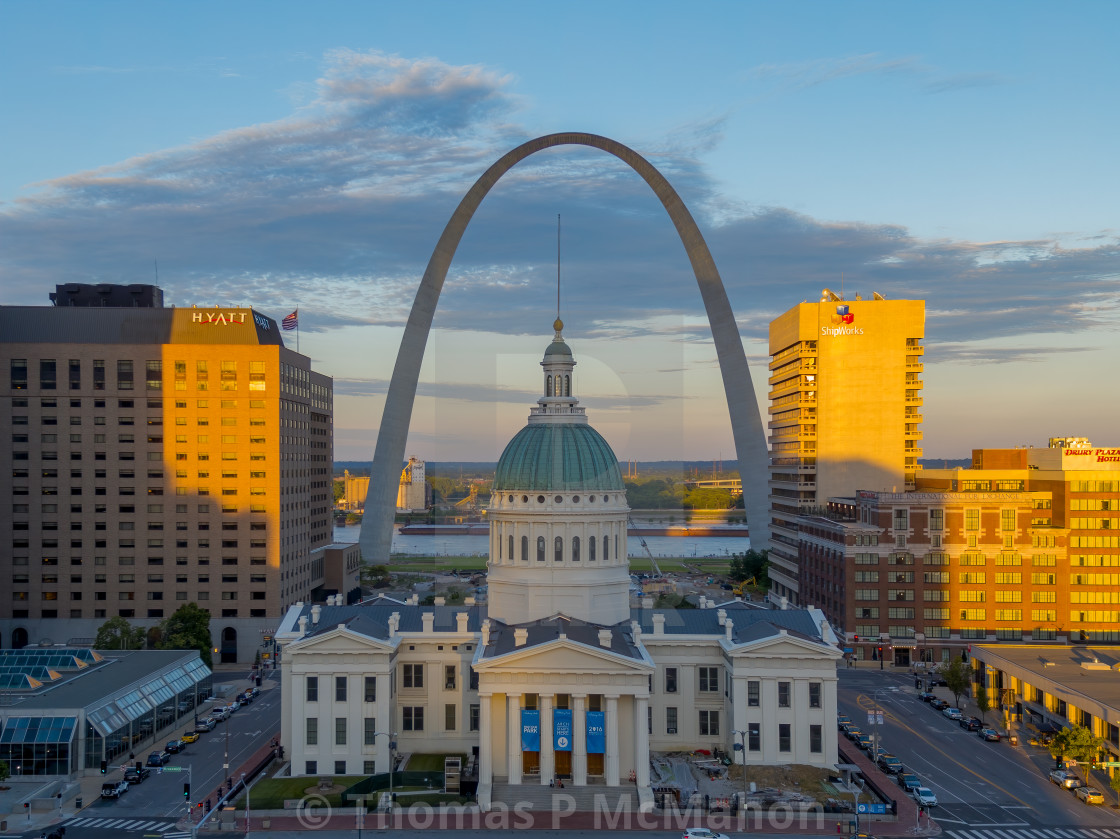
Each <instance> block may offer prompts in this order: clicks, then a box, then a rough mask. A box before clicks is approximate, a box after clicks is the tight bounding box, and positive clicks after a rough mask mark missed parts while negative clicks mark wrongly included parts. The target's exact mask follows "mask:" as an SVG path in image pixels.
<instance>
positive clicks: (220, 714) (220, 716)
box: [210, 707, 233, 722]
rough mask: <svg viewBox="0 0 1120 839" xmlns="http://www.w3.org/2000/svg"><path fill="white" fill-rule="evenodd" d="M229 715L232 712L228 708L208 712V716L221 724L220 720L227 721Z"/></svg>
mask: <svg viewBox="0 0 1120 839" xmlns="http://www.w3.org/2000/svg"><path fill="white" fill-rule="evenodd" d="M231 713H233V712H232V711H230V709H229V708H225V707H223V708H215V709H214V710H213V711H211V712H210V716H211V717H212V718H214V719H216V720H218V721H219V722H221V721H222V720H225V719H228V718H229V715H230V714H231Z"/></svg>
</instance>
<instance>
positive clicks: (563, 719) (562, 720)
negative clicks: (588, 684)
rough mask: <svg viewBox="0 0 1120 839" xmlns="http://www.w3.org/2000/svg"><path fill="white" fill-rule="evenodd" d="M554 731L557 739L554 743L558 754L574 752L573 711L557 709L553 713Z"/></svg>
mask: <svg viewBox="0 0 1120 839" xmlns="http://www.w3.org/2000/svg"><path fill="white" fill-rule="evenodd" d="M552 720H553V722H552V730H553V732H554V737H555V739H554V740H553V743H554V744H555V746H556V751H558V752H570V751H571V750H572V709H571V708H557V709H556V710H555V711H553V712H552Z"/></svg>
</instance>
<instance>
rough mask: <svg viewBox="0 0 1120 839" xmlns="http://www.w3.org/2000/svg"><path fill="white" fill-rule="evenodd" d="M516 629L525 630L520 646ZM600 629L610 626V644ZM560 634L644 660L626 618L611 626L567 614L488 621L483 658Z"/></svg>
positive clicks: (536, 643) (539, 643)
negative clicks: (601, 638)
mask: <svg viewBox="0 0 1120 839" xmlns="http://www.w3.org/2000/svg"><path fill="white" fill-rule="evenodd" d="M517 629H524V630H526V632H527V635H526V639H525V643H524V644H522V645H521V646H520V647H518V646H517V645H516V639H515V637H514V632H515V630H517ZM602 629H609V630H611V645H610V646H609V647H604V646H602V645H601V644H600V643H599V631H600V630H602ZM562 635H563V636H564V637H566V638H568V639H570V640H572V641H575V642H576V643H577V644H585V645H587V646H589V647H596V648H598V649H601V650H609V651H610V652H612V653H614V654H615V655H620V656H625V657H626V658H632V659H635V660H638V661H641V660H643V656H642V651H641V650H640V649H639V648H638V646H637V645H636V644H635V643H634V636H633V634H632V632H631V629H630V622H629V621H623V622H622V623H617V624H615V625H614V626H604V625H602V624H597V623H587V622H585V621H581V620H577V619H575V618H569V617H567V616H565V615H555V616H553V617H551V618H545V619H543V620H538V621H531V622H529V623H519V624H504V623H502V622H501V621H491V627H490V643H489V644H488V645H487V646H486V649H485V651H484V652H483V654H482V658H483V659H488V658H497V657H498V656H502V655H507V654H509V653H512V652H516V651H517V650H525V649H529V648H530V647H536V646H540V645H542V644H551V643H552V642H554V641H558V640H559V639H560V637H561V636H562Z"/></svg>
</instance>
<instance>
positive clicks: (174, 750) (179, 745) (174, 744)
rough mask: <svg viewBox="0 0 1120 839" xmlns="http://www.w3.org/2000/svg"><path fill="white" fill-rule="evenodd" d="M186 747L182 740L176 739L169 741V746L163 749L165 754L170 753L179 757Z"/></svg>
mask: <svg viewBox="0 0 1120 839" xmlns="http://www.w3.org/2000/svg"><path fill="white" fill-rule="evenodd" d="M184 745H186V744H185V743H184V742H183V741H182V740H179V739H178V738H176V739H175V740H168V741H167V745H166V746H164V747H163V750H164V751H165V752H168V753H169V754H173V755H177V754H179V752H181V751H183V746H184Z"/></svg>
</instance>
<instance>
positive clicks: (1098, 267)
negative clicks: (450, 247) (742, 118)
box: [0, 50, 1120, 400]
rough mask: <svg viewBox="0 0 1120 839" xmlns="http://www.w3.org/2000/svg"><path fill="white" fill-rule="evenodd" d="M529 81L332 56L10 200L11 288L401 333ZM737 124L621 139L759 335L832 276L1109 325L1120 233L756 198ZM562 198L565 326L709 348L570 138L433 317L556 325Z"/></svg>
mask: <svg viewBox="0 0 1120 839" xmlns="http://www.w3.org/2000/svg"><path fill="white" fill-rule="evenodd" d="M756 69H757V71H758V75H759V77H760V78H763V77H764V78H773V79H787V80H790V82H791V83H796V84H798V85H802V86H805V85H812V84H821V83H824V82H826V81H830V80H834V79H840V78H846V77H851V76H855V75H861V74H874V73H879V74H887V73H895V74H898V73H915V74H925V76H927V77H929V76H932V75H933V71H930V70H928V68H923V67H922V66H921V65H920V64H919V63H918V62H917V61H916V60H915V59H909V58H906V59H887V58H883V57H880V56H877V55H873V54H868V55H862V56H855V57H853V58H849V59H844V60H837V61H832V62H811V63H809V64H807V65H797V66H787V67H769V68H756ZM514 84H515V80H514V79H512V78H511V77H510V76H509V75H507V74H503V73H500V72H498V71H496V70H493V69H490V68H486V67H482V66H475V65H472V66H453V65H449V64H446V63H443V62H441V61H439V60H437V59H434V58H423V59H415V60H412V59H405V58H401V57H399V56H392V55H386V54H384V53H379V52H357V51H353V50H335V51H332V52H330V53H328V54H327V55H326V57H325V59H324V66H323V68H322V72H321V73H320V74H319V78H318V79H316V80H315V81H314V82H313V84H312V83H310V82H309V85H310V88H309V90H310V91H311V92H310V94H309V95H308V96H307V98H306V99H305V100H303V104H300V105H298V106H295V107H294V108H293V111H292V113H291V114H290V115H289V116H288V117H286V118H284V119H281V120H278V121H275V122H270V123H262V124H258V125H249V126H244V127H242V128H237V129H234V130H231V131H226V132H223V133H220V134H217V135H215V136H213V137H209V138H206V139H203V140H201V141H199V142H195V143H191V144H188V145H184V146H182V147H179V148H173V149H168V150H165V151H161V152H159V153H155V154H149V155H144V156H140V157H136V158H132V159H130V160H126V161H122V162H120V163H116V164H112V165H107V166H104V167H102V168H100V169H97V170H93V171H87V172H79V173H75V174H73V175H70V176H68V177H64V178H59V179H56V180H52V181H49V182H46V183H44V184H41V185H39V186H38V189H37V191H36V192H35V193H34V194H32V195H30V196H28V197H25V198H21V199H19V200H17V201H14V202H11V203H9V204H7V205H3V206H0V240H2V241H4V242H5V247H4V249H3V251H0V281H2V283H0V287H2V288H3V289H4V291H3V294H4V299H3V302H4V303H8V304H15V303H18V304H43V303H45V302H46V294H47V292H48V291H49V290H51V289H52V288H53V286H54V285H55V284H56V283H65V282H126V283H132V282H151V281H152V278H153V273H154V263H155V262H157V261H158V265H159V277H160V284H161V285H162V286H163V287H164V289H165V291H166V297H167V299H168V300H169V302H174V303H177V304H178V305H189V304H192V303H197V304H200V305H201V304H215V303H231V302H243V303H252V305H254V306H255V307H256V308H258V309H259V310H261V311H264V312H267V313H270V314H274V315H277V316H282V315H283V314H286V313H287V312H289V311H291V309H292V308H294V307H295V306H297V305H298V306H299V308H300V314H301V328H303V329H304V330H305V331H316V330H333V329H337V328H338V327H342V326H354V325H361V324H380V325H388V326H400V325H402V324H403V323H404V322H405V320H406V319H407V317H408V313H409V309H410V307H411V305H412V300H413V297H414V295H415V292H416V287H417V283H418V281H419V278H420V277H421V276H422V274H423V272H424V268H425V265H426V263H427V260H428V257H429V255H430V253H431V251H432V248H433V247H434V245H435V243H436V241H437V240H438V238H439V235H440V233H441V231H442V230H443V227H444V225H445V224H446V222H447V220H448V219H449V218H450V216H451V213H452V212H453V210H454V208H455V206H456V205H457V204H458V202H459V201H460V199H461V198H462V196H463V194H464V193H465V192H466V190H467V189H468V188H469V187H470V185H471V184H472V183H473V182H474V181H475V179H476V178H477V177H478V176H479V175H480V174H481V173H482V172H484V171H485V170H486V168H487V167H488V166H490V165H491V164H492V163H493V162H494V161H495V160H496V159H497V158H498V157H499V156H500V155H501V154H502V153H504V152H505V151H507V150H509V149H510V148H512V147H513V146H515V145H517V144H519V143H521V142H523V141H525V140H527V139H529V138H530V137H531V136H533V134H534V133H536V132H533V131H530V130H529V129H528V128H526V127H524V126H521V125H519V124H518V123H517V122H516V118H517V115H518V113H519V112H520V110H521V108H522V105H523V103H522V101H521V99H520V97H519V96H518V95H517V94H516V93H514V92H513V87H514ZM722 126H723V118H722V117H720V116H715V117H712V118H710V119H708V120H706V121H701V122H697V123H694V124H689V125H686V126H682V127H680V128H679V129H677V130H676V131H674V132H672V133H671V134H670V135H669V136H668V137H666V138H664V140H662V141H650V140H642V141H641V142H634V141H629V142H628V138H620V139H621V140H622V141H623V142H626V143H627V144H628V145H631V146H632V147H634V148H636V149H637V150H638V151H639V152H642V153H644V154H645V155H646V156H648V158H649V159H650V160H651V162H652V163H653V164H654V165H655V166H657V167H658V168H659V169H660V170H661V171H662V172H663V173H664V174H665V175H666V177H667V178H668V179H669V180H670V182H671V183H672V184H673V185H674V187H675V188H676V189H677V191H678V192H679V193H680V194H681V196H682V198H683V199H684V201H685V203H686V204H687V205H688V207H689V208H690V210H691V211H692V213H693V215H694V216H695V217H696V218H697V220H698V222H699V224H700V227H701V229H702V230H703V232H704V235H705V237H706V239H707V241H708V244H709V246H710V248H711V250H712V253H713V255H714V257H715V259H716V263H717V265H718V266H720V269H721V271H722V274H723V280H724V284H725V286H726V287H727V291H728V296H729V299H730V301H731V304H732V307H733V309H734V311H735V312H736V314H737V316H738V319H739V325H740V328H741V330H742V332H743V335H744V337H745V338H747V339H754V340H765V338H766V334H767V327H768V323H769V320H770V319H771V318H772V317H774V316H775V315H777V314H778V313H780V312H782V311H784V310H785V309H787V308H788V307H789V306H790V305H791V303H793V302H796V301H797V300H798V299H816V296H817V295H818V294H819V292H820V289H821V288H824V287H826V286H827V287H831V288H836V287H837V286H839V284H840V275H841V273H843V275H844V277H845V287H846V290H847V291H848V292H849V294H851V293H853V292H854V291H862V292H863V293H864V295H865V296H870V292H871V291H872V290H874V291H879V292H881V293H884V294H885V295H886V296H888V297H894V298H899V297H922V298H926V299H927V300H928V301H929V304H928V309H929V311H928V326H927V334H929V335H931V336H934V335H936V336H937V340H939V341H944V342H949V343H954V342H955V343H961V342H967V341H970V340H972V339H974V338H975V336H977V335H982V336H985V337H1007V336H1034V335H1037V334H1039V333H1063V332H1080V331H1084V330H1089V329H1094V328H1099V327H1102V326H1112V325H1114V324H1115V321H1116V312H1117V309H1118V306H1120V269H1118V266H1120V239H1118V237H1117V235H1116V233H1115V231H1105V232H1100V233H1098V234H1096V235H1095V236H1091V237H1090V236H1088V235H1086V236H1085V237H1084V238H1082V239H1081V240H1080V241H1079V244H1083V245H1084V246H1083V247H1075V248H1069V247H1062V246H1060V245H1059V244H1058V243H1057V242H1056V241H1049V240H1038V241H1030V242H991V243H973V242H954V241H927V240H920V239H917V238H915V237H913V236H912V235H911V234H910V233H909V232H908V231H907V230H906V229H904V228H902V227H899V226H897V225H890V224H878V225H876V224H860V223H850V222H842V221H822V220H818V219H813V218H810V217H808V216H805V215H801V214H798V213H796V212H793V211H791V210H788V209H786V208H782V207H744V206H742V205H740V204H737V203H736V202H732V201H729V200H727V199H726V198H725V197H724V196H723V195H722V194H721V191H720V185H719V184H718V183H716V182H714V181H713V179H712V176H711V175H710V173H709V172H708V171H707V170H706V168H705V167H704V166H703V165H702V163H701V162H700V156H701V155H702V154H704V153H705V152H706V151H707V150H709V149H710V148H712V146H713V145H714V144H717V143H719V142H720V138H721V136H722V135H721V132H722ZM557 213H560V214H561V215H562V216H563V230H564V233H563V264H562V268H561V276H562V299H563V314H564V319H565V321H566V322H567V323H568V325H569V326H568V330H567V332H568V333H569V334H570V335H571V336H572V337H600V338H611V339H622V338H627V337H635V336H643V335H658V336H666V337H672V338H674V339H676V340H684V341H703V342H708V341H710V334H709V332H708V327H707V323H706V320H705V318H704V316H703V309H702V305H701V302H700V297H699V295H698V294H697V291H696V285H695V279H694V277H693V275H692V272H691V269H690V267H689V264H688V260H687V258H686V255H685V252H684V249H683V247H682V246H681V244H680V241H679V239H678V238H677V236H676V235H675V233H674V231H673V228H672V225H671V223H670V222H669V220H668V218H667V217H666V215H665V212H664V210H663V209H662V207H661V206H660V204H659V202H658V200H657V199H656V197H655V196H653V195H652V194H651V192H650V190H649V189H648V187H646V185H645V184H644V183H643V182H642V181H641V180H640V178H638V177H637V176H636V175H635V174H634V173H633V172H632V171H630V170H629V168H628V167H626V166H625V165H624V164H622V163H621V162H620V161H618V160H616V159H615V158H613V157H611V156H609V155H605V154H602V153H601V152H598V151H593V150H588V149H579V148H562V149H551V150H548V151H545V152H542V153H540V154H538V155H534V156H533V157H532V158H530V159H529V160H527V161H525V162H524V163H522V164H520V165H518V166H517V167H516V168H515V169H514V170H512V171H511V172H510V173H509V175H507V176H506V177H505V178H503V179H502V180H501V182H500V183H498V184H497V185H496V186H495V187H494V189H493V190H492V192H491V194H490V195H489V196H488V197H487V198H486V200H485V201H483V203H482V205H481V207H480V209H479V211H478V213H477V214H476V216H475V219H474V220H473V222H472V224H471V226H470V228H469V229H468V230H467V233H466V235H465V236H464V238H463V240H462V242H461V244H460V246H459V248H458V250H457V252H456V254H455V258H454V260H453V262H452V267H451V271H450V273H449V276H448V281H447V284H446V286H445V287H444V290H443V294H442V296H441V299H440V303H439V308H438V311H437V315H436V326H437V327H439V328H457V329H470V330H473V331H485V332H491V333H495V334H501V335H510V334H530V333H531V334H540V333H541V332H542V330H547V327H548V324H549V323H550V322H551V314H550V313H551V305H552V303H553V301H554V300H555V281H556V262H555V259H556V238H555V236H556V228H555V221H556V214H557ZM542 322H543V326H542ZM959 357H961V358H962V359H963V358H965V356H959ZM354 386H355V387H358V386H359V385H358V384H355V385H354ZM362 386H367V385H362ZM368 386H372V385H368ZM509 396H510V398H511V399H513V400H522V399H523V395H522V394H509ZM486 398H487V399H499V400H500V399H501V394H488V395H487V396H486Z"/></svg>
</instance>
